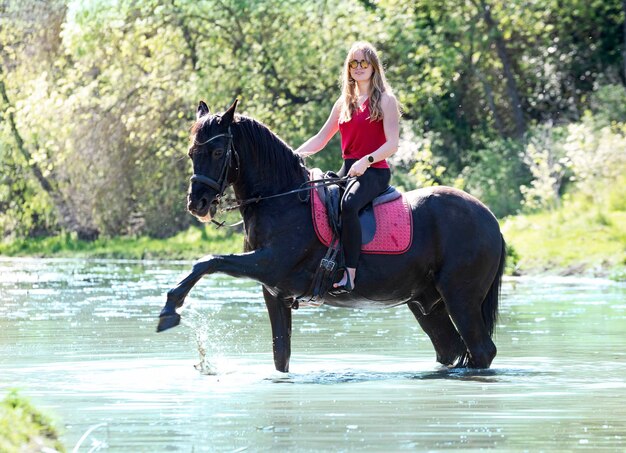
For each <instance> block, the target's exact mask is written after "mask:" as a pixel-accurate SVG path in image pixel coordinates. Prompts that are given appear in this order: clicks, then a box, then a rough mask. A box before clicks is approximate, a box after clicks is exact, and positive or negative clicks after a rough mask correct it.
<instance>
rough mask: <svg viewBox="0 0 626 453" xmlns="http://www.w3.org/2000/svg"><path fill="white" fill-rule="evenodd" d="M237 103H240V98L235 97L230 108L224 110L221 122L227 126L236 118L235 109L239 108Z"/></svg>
mask: <svg viewBox="0 0 626 453" xmlns="http://www.w3.org/2000/svg"><path fill="white" fill-rule="evenodd" d="M237 103H239V99H235V100H234V102H233V103H232V105H231V106H230V107H228V110H226V111H225V112H224V114H223V115H222V121H221V122H220V123H221V124H223V125H225V126H230V125H231V124H232V122H233V119H234V118H235V110H237Z"/></svg>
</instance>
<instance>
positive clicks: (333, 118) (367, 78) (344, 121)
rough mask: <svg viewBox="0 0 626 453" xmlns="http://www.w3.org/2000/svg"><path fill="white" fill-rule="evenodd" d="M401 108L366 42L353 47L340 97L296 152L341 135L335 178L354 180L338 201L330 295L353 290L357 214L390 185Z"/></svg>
mask: <svg viewBox="0 0 626 453" xmlns="http://www.w3.org/2000/svg"><path fill="white" fill-rule="evenodd" d="M399 121H400V109H399V106H398V101H397V100H396V98H395V97H394V95H393V93H392V91H391V87H390V86H389V85H388V84H387V80H386V79H385V73H384V70H383V67H382V65H381V64H380V60H379V58H378V55H377V53H376V49H374V47H373V46H372V45H371V44H369V43H367V42H357V43H355V44H354V45H353V46H352V48H351V49H350V51H349V52H348V55H347V57H346V61H345V64H344V69H343V73H342V90H341V96H340V97H339V99H337V102H335V105H334V106H333V109H332V111H331V112H330V116H329V117H328V119H327V120H326V123H325V124H324V126H323V127H322V129H320V131H319V132H318V133H317V134H316V135H314V136H313V137H311V138H310V139H309V140H307V141H306V142H305V143H304V144H303V145H302V146H300V148H298V149H297V150H296V153H298V154H299V155H301V156H302V157H307V156H310V155H312V154H315V153H316V152H318V151H320V150H321V149H322V148H324V147H325V146H326V144H327V143H328V141H329V140H330V139H331V138H332V137H333V136H334V135H335V134H336V133H337V131H339V132H340V134H341V151H342V156H343V159H344V162H343V166H342V167H341V170H339V172H338V174H339V176H342V177H343V176H346V175H348V176H355V177H356V180H354V181H352V182H351V183H350V184H349V185H348V187H347V188H346V192H345V194H344V196H343V198H342V200H341V223H342V229H341V242H342V244H343V252H344V256H345V262H346V271H345V272H344V275H343V277H342V279H341V280H340V281H339V282H337V283H335V284H334V288H335V292H350V291H352V289H353V288H354V281H355V276H356V267H357V263H358V261H359V255H360V253H361V225H360V223H359V211H360V210H361V209H363V208H364V207H365V205H367V204H368V203H369V202H370V201H372V200H373V199H374V198H375V197H376V196H377V195H379V194H380V193H381V192H383V191H384V190H385V189H386V188H387V186H388V185H389V179H390V178H391V170H390V169H389V164H388V163H387V161H386V159H387V158H388V157H389V156H391V155H392V154H393V153H395V152H396V150H397V149H398V139H399V129H400V127H399Z"/></svg>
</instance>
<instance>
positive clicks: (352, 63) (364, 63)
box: [348, 60, 370, 69]
mask: <svg viewBox="0 0 626 453" xmlns="http://www.w3.org/2000/svg"><path fill="white" fill-rule="evenodd" d="M359 65H361V68H362V69H367V67H368V66H369V65H370V64H369V63H368V62H367V61H366V60H361V61H357V60H352V61H350V62H349V63H348V66H350V69H356V68H358V67H359Z"/></svg>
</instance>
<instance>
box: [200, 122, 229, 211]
mask: <svg viewBox="0 0 626 453" xmlns="http://www.w3.org/2000/svg"><path fill="white" fill-rule="evenodd" d="M220 137H227V138H228V142H227V144H226V157H225V158H224V163H223V164H222V169H221V170H220V176H219V179H218V180H217V181H216V180H215V179H213V178H209V177H208V176H204V175H198V174H195V173H194V174H193V175H192V176H191V178H190V181H191V182H192V183H193V182H199V183H200V184H204V185H205V186H208V187H210V188H211V189H214V190H216V191H217V196H216V198H217V200H218V202H219V199H220V198H221V197H222V195H224V191H225V190H226V186H227V185H228V166H229V165H230V162H231V160H232V157H233V154H234V155H235V158H236V160H237V161H239V156H238V155H237V152H236V151H235V150H234V149H233V134H232V133H231V131H230V127H229V128H228V133H227V134H218V135H215V136H214V137H211V138H210V139H208V140H207V141H205V142H202V143H198V145H206V144H207V143H209V142H211V141H213V140H215V139H217V138H220Z"/></svg>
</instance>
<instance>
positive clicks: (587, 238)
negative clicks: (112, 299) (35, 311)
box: [0, 199, 626, 281]
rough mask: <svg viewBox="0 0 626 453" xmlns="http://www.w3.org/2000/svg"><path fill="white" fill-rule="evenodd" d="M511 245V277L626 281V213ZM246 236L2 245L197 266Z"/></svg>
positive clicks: (555, 214)
mask: <svg viewBox="0 0 626 453" xmlns="http://www.w3.org/2000/svg"><path fill="white" fill-rule="evenodd" d="M501 225H502V231H503V234H504V237H505V240H506V241H507V244H508V246H509V247H508V255H509V256H508V260H507V261H508V262H507V274H510V275H539V274H548V275H584V276H591V277H605V278H611V279H614V280H620V281H624V280H626V210H615V209H613V210H611V209H609V208H606V207H602V206H599V205H594V204H591V203H589V202H585V201H583V200H581V199H579V200H578V201H570V202H569V203H568V204H567V205H566V206H563V207H561V208H559V209H555V210H552V211H545V212H541V213H537V214H528V215H517V216H510V217H507V218H505V219H503V220H502V221H501ZM242 249H243V234H242V233H240V232H237V231H236V230H234V229H229V228H220V229H216V228H215V227H214V226H213V225H203V226H199V227H191V228H189V229H188V230H187V231H184V232H181V233H179V234H177V235H176V236H173V237H171V238H167V239H154V238H148V237H134V238H133V237H119V238H111V239H104V238H102V239H98V240H96V241H93V242H88V241H81V240H79V239H77V238H76V237H74V236H73V235H71V234H61V235H58V236H55V237H49V238H37V239H28V240H23V239H22V240H15V241H12V242H5V243H0V255H5V256H34V257H57V258H59V257H60V258H65V257H72V258H86V259H88V258H114V259H138V260H145V259H155V260H196V259H198V258H200V257H201V256H204V255H207V254H221V253H237V252H241V251H242Z"/></svg>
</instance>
